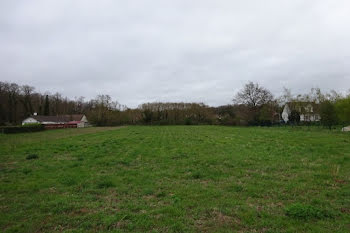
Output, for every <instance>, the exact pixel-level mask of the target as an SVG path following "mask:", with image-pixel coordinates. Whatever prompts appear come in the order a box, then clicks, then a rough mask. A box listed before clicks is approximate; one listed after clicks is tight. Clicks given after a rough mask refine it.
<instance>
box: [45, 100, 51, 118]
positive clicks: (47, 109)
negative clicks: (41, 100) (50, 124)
mask: <svg viewBox="0 0 350 233" xmlns="http://www.w3.org/2000/svg"><path fill="white" fill-rule="evenodd" d="M44 115H45V116H48V115H50V103H49V96H48V95H46V97H45V106H44Z"/></svg>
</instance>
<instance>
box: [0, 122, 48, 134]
mask: <svg viewBox="0 0 350 233" xmlns="http://www.w3.org/2000/svg"><path fill="white" fill-rule="evenodd" d="M44 129H45V127H44V126H43V125H40V124H30V125H23V126H6V127H1V128H0V132H2V133H5V134H11V133H31V132H38V131H43V130H44Z"/></svg>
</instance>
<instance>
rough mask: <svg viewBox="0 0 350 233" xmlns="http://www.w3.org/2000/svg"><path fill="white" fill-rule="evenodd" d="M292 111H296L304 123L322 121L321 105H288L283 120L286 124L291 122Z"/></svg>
mask: <svg viewBox="0 0 350 233" xmlns="http://www.w3.org/2000/svg"><path fill="white" fill-rule="evenodd" d="M292 110H296V111H297V112H298V113H299V115H300V121H302V122H315V121H320V120H321V117H320V114H319V105H318V104H315V103H312V102H290V103H286V104H285V105H284V108H283V112H282V119H283V121H284V122H285V123H287V122H288V121H289V116H290V114H291V113H292Z"/></svg>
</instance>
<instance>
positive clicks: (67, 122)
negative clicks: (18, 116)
mask: <svg viewBox="0 0 350 233" xmlns="http://www.w3.org/2000/svg"><path fill="white" fill-rule="evenodd" d="M35 123H37V124H42V125H44V126H45V128H46V129H57V128H83V127H87V126H89V122H88V120H87V118H86V116H85V115H84V114H73V115H57V116H43V115H36V114H35V113H34V115H33V116H30V117H28V118H26V119H24V120H23V121H22V125H26V124H35Z"/></svg>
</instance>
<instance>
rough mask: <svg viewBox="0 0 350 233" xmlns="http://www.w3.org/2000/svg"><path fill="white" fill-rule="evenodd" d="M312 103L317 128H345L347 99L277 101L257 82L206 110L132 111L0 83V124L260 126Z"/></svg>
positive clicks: (146, 107)
mask: <svg viewBox="0 0 350 233" xmlns="http://www.w3.org/2000/svg"><path fill="white" fill-rule="evenodd" d="M305 102H312V103H316V104H317V105H318V106H319V109H318V110H319V113H320V115H321V123H322V124H324V125H325V126H328V127H331V126H332V125H334V124H350V95H342V94H339V93H337V92H335V91H331V92H330V93H322V92H321V90H320V89H311V91H310V93H308V94H304V95H296V96H294V95H292V94H291V91H290V90H288V89H284V93H283V95H282V96H280V97H277V98H275V97H274V96H273V95H272V93H271V92H270V91H269V90H268V89H266V88H264V87H262V86H260V85H259V84H257V83H253V82H249V83H247V84H246V85H245V86H244V87H243V88H242V89H241V90H240V91H239V92H238V93H236V95H235V96H234V98H233V100H232V104H230V105H224V106H219V107H211V106H208V105H206V104H204V103H172V102H169V103H161V102H156V103H144V104H141V105H140V106H138V108H136V109H130V108H128V107H127V106H125V105H121V104H119V103H118V102H117V101H113V100H112V98H111V97H110V96H109V95H98V96H97V97H96V98H94V99H92V100H88V101H85V99H84V97H78V98H75V99H74V100H72V99H68V98H67V97H63V96H62V95H61V94H60V93H55V94H50V93H39V92H36V91H35V88H34V87H31V86H28V85H23V86H20V85H18V84H16V83H8V82H0V125H17V124H20V123H21V121H22V120H23V119H24V118H26V117H28V116H31V115H33V114H34V112H36V113H37V114H38V115H62V114H85V115H87V117H88V119H89V121H90V122H91V123H92V124H94V125H97V126H113V125H126V124H129V125H131V124H146V125H198V124H219V125H262V126H269V125H273V124H280V123H281V114H282V111H283V107H284V105H285V104H286V103H288V104H289V105H291V106H297V104H298V103H305ZM300 114H301V112H298V111H297V110H296V109H293V111H292V114H291V116H290V122H291V123H294V124H295V123H296V124H298V123H299V121H300V119H299V121H298V115H300Z"/></svg>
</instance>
